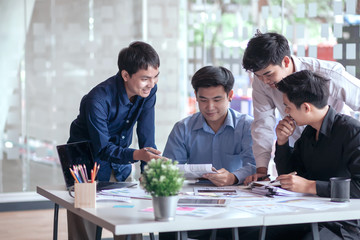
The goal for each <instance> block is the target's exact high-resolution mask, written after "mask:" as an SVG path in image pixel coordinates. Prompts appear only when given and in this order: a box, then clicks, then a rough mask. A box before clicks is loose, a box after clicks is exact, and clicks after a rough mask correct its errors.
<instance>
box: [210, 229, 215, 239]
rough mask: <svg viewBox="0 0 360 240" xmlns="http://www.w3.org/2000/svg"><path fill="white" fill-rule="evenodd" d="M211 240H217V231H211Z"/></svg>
mask: <svg viewBox="0 0 360 240" xmlns="http://www.w3.org/2000/svg"><path fill="white" fill-rule="evenodd" d="M210 240H216V229H212V230H211V235H210Z"/></svg>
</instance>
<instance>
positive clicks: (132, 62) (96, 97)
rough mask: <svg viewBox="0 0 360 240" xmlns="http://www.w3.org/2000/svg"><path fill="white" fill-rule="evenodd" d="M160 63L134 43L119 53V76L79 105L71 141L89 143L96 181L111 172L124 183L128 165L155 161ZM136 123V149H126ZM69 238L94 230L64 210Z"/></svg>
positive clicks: (144, 46)
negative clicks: (96, 164) (96, 167)
mask: <svg viewBox="0 0 360 240" xmlns="http://www.w3.org/2000/svg"><path fill="white" fill-rule="evenodd" d="M159 66H160V59H159V56H158V54H157V53H156V51H155V50H154V48H153V47H151V46H150V45H149V44H147V43H144V42H133V43H131V44H130V45H129V47H127V48H124V49H122V50H121V51H120V53H119V56H118V69H119V71H118V73H117V74H116V75H114V76H112V77H110V78H109V79H107V80H105V81H104V82H102V83H100V84H99V85H97V86H95V87H94V88H93V89H92V90H91V91H90V92H89V93H88V94H87V95H85V96H84V97H83V98H82V100H81V103H80V113H79V115H78V116H77V118H76V119H75V120H74V121H73V122H72V124H71V127H70V138H69V140H68V142H69V143H71V142H77V141H84V140H87V141H90V143H91V145H92V151H93V155H94V159H95V161H96V162H98V163H99V164H100V169H99V173H98V175H97V180H99V181H108V180H109V179H110V176H111V172H112V171H113V172H114V176H115V178H116V179H117V180H118V181H124V180H125V179H126V178H127V177H128V176H129V174H130V172H131V163H134V162H137V161H139V160H142V161H143V162H142V163H141V168H142V166H143V165H144V164H145V162H148V161H150V160H151V159H153V158H157V157H158V156H157V154H160V153H161V152H160V151H158V150H156V145H155V123H154V115H155V114H154V106H155V101H156V90H157V86H156V83H157V82H158V76H159ZM135 123H137V131H136V132H137V136H138V140H139V147H140V149H133V148H129V146H130V144H131V142H132V133H133V128H134V125H135ZM67 215H68V237H69V239H94V238H95V232H96V231H95V230H96V226H95V225H94V224H92V223H91V222H88V221H86V220H84V219H82V218H80V217H78V216H77V215H76V214H73V213H72V212H70V211H68V212H67Z"/></svg>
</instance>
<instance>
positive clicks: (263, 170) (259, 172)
mask: <svg viewBox="0 0 360 240" xmlns="http://www.w3.org/2000/svg"><path fill="white" fill-rule="evenodd" d="M266 175H267V168H266V167H258V168H257V169H256V174H253V175H250V176H248V177H246V178H245V180H244V185H249V184H250V183H251V182H254V181H257V180H258V178H259V177H264V176H266ZM264 180H267V179H264Z"/></svg>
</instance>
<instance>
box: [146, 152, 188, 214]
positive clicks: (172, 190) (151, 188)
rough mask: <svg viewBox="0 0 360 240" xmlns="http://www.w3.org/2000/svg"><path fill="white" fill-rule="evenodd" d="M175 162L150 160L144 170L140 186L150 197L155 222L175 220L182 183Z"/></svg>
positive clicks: (182, 178)
mask: <svg viewBox="0 0 360 240" xmlns="http://www.w3.org/2000/svg"><path fill="white" fill-rule="evenodd" d="M177 164H178V162H177V161H174V162H173V161H171V160H170V159H166V158H159V159H152V160H151V161H150V162H148V163H147V165H146V166H145V168H144V172H143V175H142V179H141V185H142V186H143V188H144V189H145V191H147V192H148V193H150V194H151V196H152V201H153V208H154V215H155V220H157V221H172V220H174V218H175V214H176V206H177V201H178V193H179V191H180V189H181V188H182V185H183V183H184V177H183V174H182V173H181V172H180V171H179V168H178V167H177V166H176V165H177Z"/></svg>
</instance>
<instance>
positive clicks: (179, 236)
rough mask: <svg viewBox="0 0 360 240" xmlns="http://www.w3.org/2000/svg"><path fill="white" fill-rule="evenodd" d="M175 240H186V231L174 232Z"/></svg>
mask: <svg viewBox="0 0 360 240" xmlns="http://www.w3.org/2000/svg"><path fill="white" fill-rule="evenodd" d="M176 240H187V231H181V232H176Z"/></svg>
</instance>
